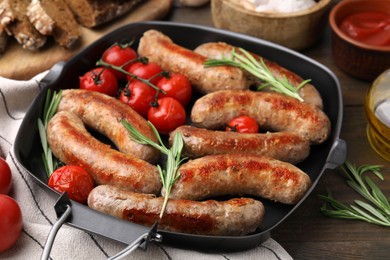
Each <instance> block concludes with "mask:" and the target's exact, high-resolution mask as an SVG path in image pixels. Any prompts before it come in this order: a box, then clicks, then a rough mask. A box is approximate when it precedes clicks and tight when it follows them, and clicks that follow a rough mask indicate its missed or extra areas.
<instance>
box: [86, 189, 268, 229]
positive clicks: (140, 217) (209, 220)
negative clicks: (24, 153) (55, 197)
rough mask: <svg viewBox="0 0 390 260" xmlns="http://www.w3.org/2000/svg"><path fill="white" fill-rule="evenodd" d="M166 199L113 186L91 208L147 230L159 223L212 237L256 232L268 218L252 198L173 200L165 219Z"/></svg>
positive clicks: (91, 200)
mask: <svg viewBox="0 0 390 260" xmlns="http://www.w3.org/2000/svg"><path fill="white" fill-rule="evenodd" d="M163 201H164V198H163V197H155V196H153V195H151V194H139V193H134V192H130V191H124V190H121V189H119V188H117V187H114V186H111V185H100V186H97V187H95V188H94V189H93V190H92V191H91V193H90V194H89V197H88V206H89V207H91V208H92V209H95V210H97V211H101V212H103V213H106V214H109V215H112V216H115V217H117V218H120V219H124V220H127V221H130V222H134V223H138V224H141V225H145V226H151V225H152V224H153V223H154V222H155V221H159V225H158V227H159V228H160V229H163V230H166V231H173V232H182V233H189V234H198V235H212V236H242V235H246V234H248V233H251V232H254V231H255V230H256V228H258V227H259V226H260V224H261V222H262V219H263V217H264V206H263V204H262V203H261V202H260V201H257V200H254V199H250V198H234V199H230V200H227V201H215V200H207V201H203V202H198V201H191V200H174V199H170V200H169V201H168V204H167V208H166V210H165V213H164V215H163V217H162V218H161V219H159V214H160V211H161V207H162V205H163Z"/></svg>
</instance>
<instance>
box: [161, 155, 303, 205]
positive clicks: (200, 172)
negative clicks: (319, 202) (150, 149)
mask: <svg viewBox="0 0 390 260" xmlns="http://www.w3.org/2000/svg"><path fill="white" fill-rule="evenodd" d="M179 172H180V178H179V179H178V180H177V181H176V183H175V184H174V186H173V187H172V189H171V193H170V198H173V199H189V200H203V199H206V198H211V197H217V196H224V195H232V196H234V195H251V196H257V197H261V198H266V199H269V200H272V201H277V202H281V203H285V204H295V203H297V202H298V201H299V200H300V199H301V198H302V197H303V196H304V194H305V193H306V191H307V190H308V189H309V187H310V186H311V180H310V177H309V176H308V175H307V174H306V173H304V172H303V171H302V170H300V169H299V168H298V167H296V166H294V165H292V164H290V163H286V162H282V161H279V160H275V159H272V158H269V157H264V156H254V155H243V154H220V155H208V156H204V157H202V158H199V159H194V160H191V161H189V162H187V163H185V164H183V165H181V166H180V168H179ZM163 193H164V191H163Z"/></svg>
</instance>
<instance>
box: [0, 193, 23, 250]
mask: <svg viewBox="0 0 390 260" xmlns="http://www.w3.org/2000/svg"><path fill="white" fill-rule="evenodd" d="M22 227H23V220H22V211H21V210H20V207H19V204H18V203H17V202H16V201H15V200H14V199H13V198H11V197H9V196H8V195H4V194H0V253H1V252H4V251H5V250H7V249H9V248H11V247H12V246H13V245H14V244H15V243H16V241H17V240H18V238H19V236H20V232H21V231H22Z"/></svg>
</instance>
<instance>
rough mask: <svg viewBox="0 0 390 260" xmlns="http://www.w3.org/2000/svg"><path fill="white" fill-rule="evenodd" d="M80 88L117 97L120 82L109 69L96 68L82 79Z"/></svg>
mask: <svg viewBox="0 0 390 260" xmlns="http://www.w3.org/2000/svg"><path fill="white" fill-rule="evenodd" d="M80 88H81V89H86V90H92V91H97V92H100V93H104V94H106V95H109V96H112V97H113V96H115V95H116V93H117V91H118V80H117V79H116V76H115V74H114V73H113V72H112V71H110V70H109V69H107V68H95V69H92V70H90V71H88V72H87V73H85V74H84V75H83V76H81V77H80Z"/></svg>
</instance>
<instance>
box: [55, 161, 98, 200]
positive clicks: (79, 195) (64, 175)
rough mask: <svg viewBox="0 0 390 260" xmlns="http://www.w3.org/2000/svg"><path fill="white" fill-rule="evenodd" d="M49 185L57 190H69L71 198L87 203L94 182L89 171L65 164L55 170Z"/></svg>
mask: <svg viewBox="0 0 390 260" xmlns="http://www.w3.org/2000/svg"><path fill="white" fill-rule="evenodd" d="M48 185H49V186H50V187H51V188H53V189H54V190H56V191H59V192H67V193H68V196H69V198H70V199H73V200H75V201H78V202H80V203H83V204H86V203H87V198H88V194H89V192H90V191H91V190H92V189H93V188H94V182H93V179H92V177H91V175H90V174H89V173H87V172H86V171H85V170H84V169H83V168H81V167H80V166H76V165H65V166H62V167H60V168H58V169H57V170H55V171H54V172H53V173H52V174H51V175H50V178H49V183H48Z"/></svg>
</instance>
